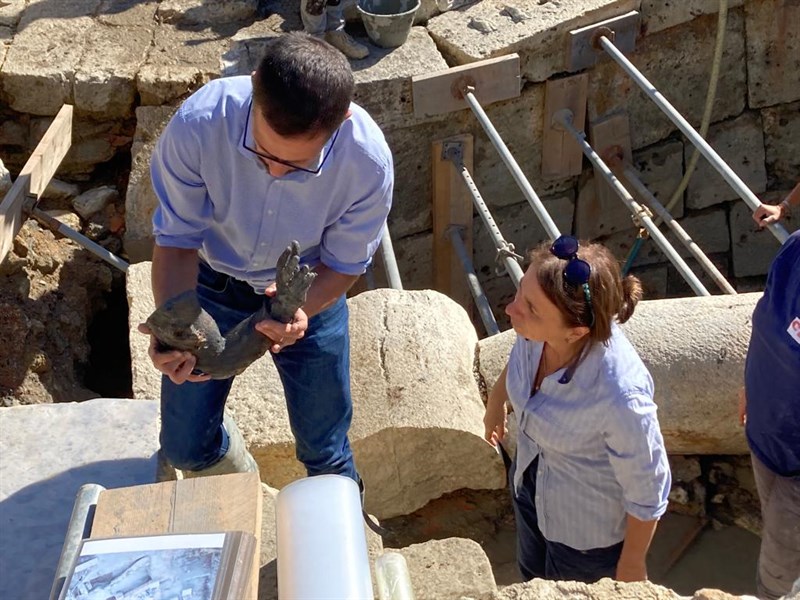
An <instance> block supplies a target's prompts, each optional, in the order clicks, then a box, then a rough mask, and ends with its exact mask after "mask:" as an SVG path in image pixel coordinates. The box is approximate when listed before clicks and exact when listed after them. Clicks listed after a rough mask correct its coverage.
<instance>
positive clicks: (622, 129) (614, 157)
mask: <svg viewBox="0 0 800 600" xmlns="http://www.w3.org/2000/svg"><path fill="white" fill-rule="evenodd" d="M589 134H590V139H591V143H592V147H593V148H594V149H595V152H597V153H598V154H599V155H600V158H602V159H603V161H604V162H605V163H606V164H607V165H608V166H609V167H610V168H611V170H612V171H614V174H615V175H616V176H617V178H619V179H622V177H621V175H620V173H621V171H620V167H622V166H624V165H626V164H628V165H629V164H631V162H632V161H633V152H632V151H631V130H630V122H629V120H628V115H627V114H626V113H615V114H612V115H608V116H606V117H602V118H600V119H597V120H596V121H593V122H592V123H590V124H589ZM594 172H595V177H594V181H595V186H596V191H597V200H598V202H599V203H600V206H609V205H613V204H617V203H618V202H619V199H618V198H617V194H616V192H615V191H614V190H613V189H612V188H611V186H610V185H609V184H608V182H607V181H606V180H605V178H604V177H603V176H602V175H600V173H598V172H597V168H595V169H594Z"/></svg>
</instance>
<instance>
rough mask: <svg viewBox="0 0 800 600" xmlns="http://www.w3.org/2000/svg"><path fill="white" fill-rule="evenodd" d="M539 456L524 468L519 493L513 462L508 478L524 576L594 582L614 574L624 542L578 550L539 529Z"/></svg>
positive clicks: (524, 577) (528, 577) (521, 570)
mask: <svg viewBox="0 0 800 600" xmlns="http://www.w3.org/2000/svg"><path fill="white" fill-rule="evenodd" d="M538 463H539V459H538V457H537V458H536V459H535V460H534V461H533V462H532V463H531V464H530V465H529V466H528V468H527V469H525V473H524V474H523V476H522V484H521V485H520V489H519V490H518V493H517V494H515V493H514V472H515V471H516V466H517V461H516V460H515V461H514V463H513V464H512V465H511V469H509V473H508V481H509V486H510V489H511V500H512V503H513V504H514V517H515V518H516V522H517V565H518V566H519V571H520V573H521V575H522V578H523V579H524V580H525V581H529V580H531V579H533V578H534V577H539V578H541V579H558V580H571V581H583V582H586V583H594V582H595V581H598V580H599V579H602V578H603V577H612V578H613V577H614V576H615V575H616V571H617V562H619V557H620V554H621V553H622V542H619V543H618V544H614V545H613V546H609V547H607V548H592V549H591V550H576V549H575V548H572V547H570V546H567V545H565V544H560V543H558V542H551V541H550V540H548V539H546V538H545V537H544V536H543V535H542V532H541V531H540V530H539V518H538V516H537V514H536V500H535V498H536V468H537V466H538Z"/></svg>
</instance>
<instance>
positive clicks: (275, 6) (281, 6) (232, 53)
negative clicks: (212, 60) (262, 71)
mask: <svg viewBox="0 0 800 600" xmlns="http://www.w3.org/2000/svg"><path fill="white" fill-rule="evenodd" d="M297 6H298V5H297V2H296V0H272V1H270V2H268V3H267V5H266V8H265V12H266V13H267V15H268V16H267V17H266V18H264V19H260V20H258V21H255V22H254V23H252V24H251V25H248V26H247V27H242V28H241V29H239V31H237V32H236V33H235V34H234V35H233V36H232V37H231V39H230V42H231V43H230V47H229V48H228V50H227V51H226V52H225V53H224V54H223V55H222V58H221V61H222V76H223V77H230V76H232V75H249V74H250V73H252V72H253V71H255V70H256V69H257V68H258V64H259V62H261V58H262V57H263V55H264V51H265V49H266V45H267V43H269V41H270V40H271V39H273V38H275V37H277V36H279V35H280V34H281V33H282V32H284V31H299V30H301V29H303V24H302V22H301V21H300V14H299V10H298V8H297Z"/></svg>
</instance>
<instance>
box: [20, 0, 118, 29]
mask: <svg viewBox="0 0 800 600" xmlns="http://www.w3.org/2000/svg"><path fill="white" fill-rule="evenodd" d="M102 1H103V0H59V1H58V2H52V1H51V0H28V1H27V7H26V9H25V12H24V13H23V14H22V19H20V29H21V28H23V27H27V26H28V25H29V24H30V23H32V22H33V21H38V20H40V19H74V18H76V17H93V16H94V15H95V14H97V10H98V8H99V7H100V4H101V2H102Z"/></svg>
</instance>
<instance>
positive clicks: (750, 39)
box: [745, 0, 800, 108]
mask: <svg viewBox="0 0 800 600" xmlns="http://www.w3.org/2000/svg"><path fill="white" fill-rule="evenodd" d="M745 15H746V17H747V95H748V99H749V102H748V105H749V106H750V108H759V107H762V106H771V105H773V104H782V103H785V102H793V101H795V100H798V99H800V79H798V78H797V77H794V76H792V75H790V73H793V74H796V73H800V39H798V37H797V35H796V30H795V27H796V25H797V23H800V4H798V3H797V2H789V1H786V0H762V1H759V2H747V3H746V4H745ZM790 24H793V25H790Z"/></svg>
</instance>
